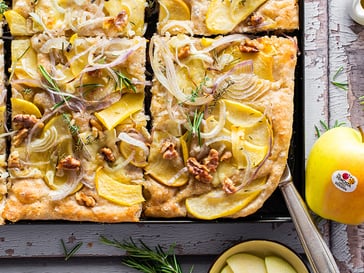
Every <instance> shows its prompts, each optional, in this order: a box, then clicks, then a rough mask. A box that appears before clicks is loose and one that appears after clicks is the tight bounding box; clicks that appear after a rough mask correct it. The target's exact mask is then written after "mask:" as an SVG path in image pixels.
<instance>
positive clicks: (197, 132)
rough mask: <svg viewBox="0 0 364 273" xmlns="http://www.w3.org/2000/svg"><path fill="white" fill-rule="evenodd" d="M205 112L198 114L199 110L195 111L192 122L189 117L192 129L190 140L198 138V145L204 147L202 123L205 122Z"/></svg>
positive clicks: (189, 135)
mask: <svg viewBox="0 0 364 273" xmlns="http://www.w3.org/2000/svg"><path fill="white" fill-rule="evenodd" d="M203 115H204V113H203V112H198V111H197V109H196V110H195V113H194V114H193V118H192V120H191V119H190V118H189V117H188V125H189V127H190V130H189V134H188V139H191V137H195V136H197V139H198V144H199V145H200V146H201V145H202V140H201V128H200V126H201V122H202V120H203Z"/></svg>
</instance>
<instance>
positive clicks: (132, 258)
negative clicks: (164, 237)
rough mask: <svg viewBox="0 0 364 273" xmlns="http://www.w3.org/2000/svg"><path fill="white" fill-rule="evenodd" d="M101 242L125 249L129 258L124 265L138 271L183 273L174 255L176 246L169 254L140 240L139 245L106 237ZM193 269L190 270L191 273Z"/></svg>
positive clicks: (125, 259)
mask: <svg viewBox="0 0 364 273" xmlns="http://www.w3.org/2000/svg"><path fill="white" fill-rule="evenodd" d="M100 241H101V242H102V243H103V244H105V245H109V246H113V247H116V248H120V249H123V250H125V251H126V252H127V254H128V256H125V257H124V258H123V261H122V262H123V264H124V265H126V266H128V267H131V268H134V269H137V270H139V271H140V272H144V273H183V272H182V268H181V266H180V264H179V262H178V261H177V258H176V255H175V254H174V245H171V246H170V247H169V249H168V251H167V252H165V251H164V250H163V248H162V247H161V246H160V245H158V246H156V247H155V249H151V248H149V247H148V246H147V245H146V244H145V243H144V242H143V241H141V240H139V245H138V244H136V243H135V242H134V241H133V240H132V239H130V241H123V242H120V241H117V240H115V239H113V240H110V239H108V238H106V237H104V236H101V237H100ZM192 270H193V268H191V269H190V271H189V272H190V273H191V272H192Z"/></svg>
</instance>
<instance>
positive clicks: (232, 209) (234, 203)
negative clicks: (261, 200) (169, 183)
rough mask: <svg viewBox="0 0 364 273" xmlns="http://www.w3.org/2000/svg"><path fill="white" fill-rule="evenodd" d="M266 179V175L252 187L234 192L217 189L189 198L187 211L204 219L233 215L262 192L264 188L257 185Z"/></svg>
mask: <svg viewBox="0 0 364 273" xmlns="http://www.w3.org/2000/svg"><path fill="white" fill-rule="evenodd" d="M265 181H266V178H265V177H264V178H260V179H258V180H257V181H253V182H254V183H252V187H251V188H250V189H249V187H247V188H245V189H242V190H239V191H237V192H236V193H233V194H227V193H225V192H224V191H223V190H221V189H216V190H213V191H211V192H209V193H206V194H203V195H201V196H197V197H190V198H187V199H186V208H187V211H188V212H189V213H190V214H191V215H192V216H193V217H196V218H199V219H204V220H212V219H216V218H221V217H226V216H229V215H232V214H234V213H236V212H238V211H240V210H241V209H243V208H244V207H246V206H247V205H249V204H250V202H252V201H253V200H254V199H255V198H256V197H257V196H258V195H259V194H260V192H261V191H262V189H261V188H260V187H259V186H257V185H260V184H262V183H265ZM253 185H254V186H253Z"/></svg>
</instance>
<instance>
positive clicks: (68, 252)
mask: <svg viewBox="0 0 364 273" xmlns="http://www.w3.org/2000/svg"><path fill="white" fill-rule="evenodd" d="M61 244H62V248H63V253H64V256H65V257H64V260H65V261H67V260H68V259H69V258H71V257H72V256H73V255H75V253H76V252H77V251H78V250H79V249H80V248H81V246H82V244H83V243H82V242H79V243H77V244H76V245H75V246H74V247H73V248H71V249H70V250H68V249H67V248H66V244H65V243H64V241H63V239H61Z"/></svg>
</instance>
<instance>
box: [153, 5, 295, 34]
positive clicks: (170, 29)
mask: <svg viewBox="0 0 364 273" xmlns="http://www.w3.org/2000/svg"><path fill="white" fill-rule="evenodd" d="M159 4H160V11H159V22H158V32H159V34H162V35H164V34H166V33H170V34H177V33H189V34H193V35H204V36H211V35H218V34H223V35H226V34H231V33H259V32H267V31H270V32H272V31H275V32H282V31H284V32H292V31H293V30H297V29H298V27H299V11H298V9H299V7H298V1H297V0H258V1H257V0H243V1H241V0H232V1H225V0H222V1H221V0H190V1H187V0H159ZM181 10H182V11H183V12H181Z"/></svg>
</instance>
